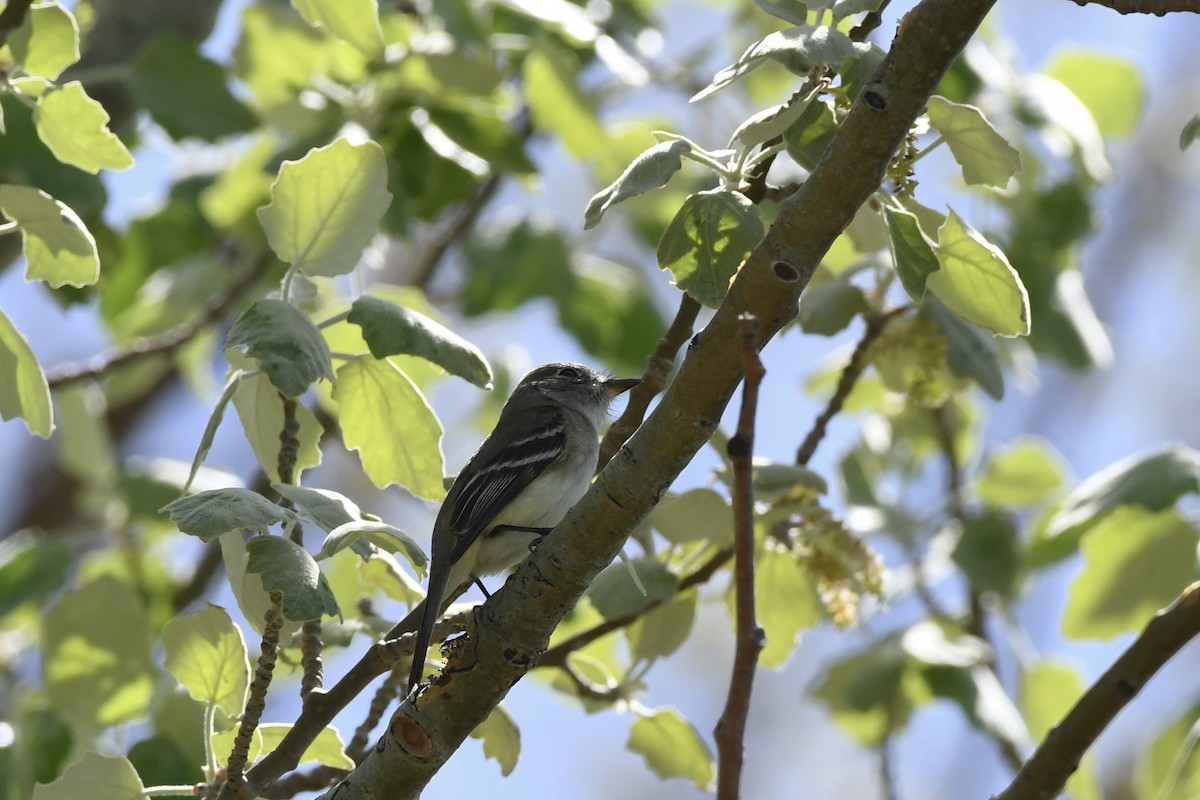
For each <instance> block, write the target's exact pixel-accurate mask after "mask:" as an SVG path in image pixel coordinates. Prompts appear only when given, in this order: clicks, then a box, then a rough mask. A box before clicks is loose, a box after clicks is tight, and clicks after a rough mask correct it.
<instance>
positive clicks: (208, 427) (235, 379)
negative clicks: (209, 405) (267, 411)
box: [183, 369, 282, 492]
mask: <svg viewBox="0 0 1200 800" xmlns="http://www.w3.org/2000/svg"><path fill="white" fill-rule="evenodd" d="M244 374H245V373H243V372H242V371H241V370H240V369H239V370H234V371H233V372H232V373H231V374H230V375H229V380H227V381H226V382H225V388H224V389H223V390H222V391H221V396H220V397H218V398H217V403H216V405H215V406H213V410H212V413H211V414H209V415H208V422H207V423H205V425H204V432H203V433H202V434H200V444H199V445H198V446H197V447H196V455H195V456H194V457H193V458H192V468H191V469H190V470H189V471H188V477H187V483H185V484H184V485H183V491H185V492H186V491H187V490H188V489H190V488H191V486H192V481H194V480H195V479H196V473H197V472H199V471H200V465H201V464H203V463H204V459H205V457H206V456H208V451H209V450H210V449H211V448H212V443H213V439H215V438H216V436H217V428H219V427H221V420H222V419H223V418H224V417H225V409H226V408H227V407H228V406H229V401H230V400H232V399H233V396H234V392H236V391H237V388H238V384H239V383H240V382H241V380H242V377H243V375H244ZM263 380H264V381H265V380H266V379H265V378H264V379H263ZM281 429H282V428H281Z"/></svg>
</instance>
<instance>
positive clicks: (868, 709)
mask: <svg viewBox="0 0 1200 800" xmlns="http://www.w3.org/2000/svg"><path fill="white" fill-rule="evenodd" d="M897 644H898V643H897V641H896V639H895V638H889V639H887V640H884V641H882V642H879V643H876V644H875V645H873V646H872V647H871V648H870V649H868V650H866V651H864V652H862V653H858V654H856V655H853V656H850V657H849V658H845V659H842V660H840V661H837V662H835V663H833V664H830V665H829V666H828V667H827V668H826V669H825V673H824V674H825V677H824V678H823V679H822V680H821V682H820V683H819V684H817V686H816V688H815V689H814V690H813V696H814V697H816V698H817V699H819V700H821V701H822V702H824V703H825V704H826V706H828V708H829V713H830V714H831V715H832V717H833V720H834V722H836V723H837V725H838V727H839V728H841V729H842V730H844V731H845V732H846V733H848V734H850V735H851V736H853V737H854V738H855V739H856V740H857V741H858V742H859V743H860V744H862V745H864V746H866V747H873V746H876V745H878V744H880V743H881V742H882V741H884V740H885V739H886V738H887V737H888V736H889V735H890V734H891V733H893V732H894V731H898V730H901V729H902V728H903V727H904V725H905V723H906V722H907V721H908V718H909V716H910V715H911V714H912V710H913V708H915V707H916V706H919V705H920V704H921V703H922V702H924V701H925V700H927V699H928V691H927V690H924V691H923V693H917V692H916V691H914V690H913V688H912V685H911V682H910V681H906V679H905V678H906V672H907V671H908V666H909V665H908V658H907V657H906V656H905V654H904V653H903V651H902V650H901V649H900V648H899V647H898V646H897ZM922 688H923V687H922Z"/></svg>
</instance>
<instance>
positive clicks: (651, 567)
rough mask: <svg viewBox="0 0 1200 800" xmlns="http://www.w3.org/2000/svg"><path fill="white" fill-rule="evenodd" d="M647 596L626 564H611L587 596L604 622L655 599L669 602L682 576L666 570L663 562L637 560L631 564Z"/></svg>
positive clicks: (633, 560)
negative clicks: (668, 599)
mask: <svg viewBox="0 0 1200 800" xmlns="http://www.w3.org/2000/svg"><path fill="white" fill-rule="evenodd" d="M630 564H631V565H632V566H633V570H634V572H636V573H637V576H638V580H639V581H641V584H642V588H644V589H645V590H646V592H645V594H643V593H642V591H641V589H639V588H638V585H637V583H635V582H634V580H633V576H632V575H630V574H629V566H627V565H626V564H623V563H614V564H610V565H609V566H608V567H606V568H605V569H604V571H603V572H601V573H600V574H599V575H597V576H596V580H594V581H592V585H591V587H589V588H588V591H587V597H588V599H589V600H591V601H592V605H593V606H595V608H596V610H597V611H599V612H600V613H601V614H602V615H603V616H604V618H605V619H613V618H614V617H619V616H621V615H623V614H628V613H630V612H633V611H637V610H638V609H640V608H645V606H646V605H647V604H648V603H649V602H650V601H652V600H666V599H667V598H669V597H672V596H674V594H675V587H676V586H677V585H678V584H679V577H678V576H677V575H675V573H673V572H671V571H670V570H669V569H667V567H666V565H665V564H663V563H662V562H661V561H658V560H656V559H652V558H635V559H632V560H631V561H630Z"/></svg>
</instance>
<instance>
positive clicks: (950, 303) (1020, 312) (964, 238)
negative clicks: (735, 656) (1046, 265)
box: [925, 211, 1029, 336]
mask: <svg viewBox="0 0 1200 800" xmlns="http://www.w3.org/2000/svg"><path fill="white" fill-rule="evenodd" d="M937 258H938V264H939V265H940V267H941V268H940V269H939V270H938V271H937V272H935V273H933V274H932V275H930V276H929V277H928V278H927V279H926V281H925V285H926V287H927V288H928V289H929V291H931V292H933V294H935V295H936V296H937V298H938V299H939V300H941V301H942V302H943V303H944V304H945V305H946V307H947V308H949V309H950V310H951V311H953V312H954V313H955V314H958V315H959V316H960V317H962V318H963V319H965V320H967V321H968V322H973V323H975V324H976V325H978V326H979V327H981V328H984V329H986V330H989V331H991V332H992V333H996V334H999V335H1001V336H1024V335H1026V334H1027V333H1029V295H1028V294H1026V292H1025V285H1024V284H1023V283H1021V279H1020V277H1018V275H1017V272H1016V270H1014V269H1013V268H1012V266H1011V265H1010V264H1009V263H1008V259H1007V258H1005V256H1004V253H1002V252H1001V251H1000V249H999V248H997V247H996V246H995V245H993V244H991V243H990V242H988V241H987V240H986V239H984V238H983V237H982V236H981V235H980V234H979V233H978V232H977V231H975V230H974V229H973V228H971V227H970V226H968V225H966V224H965V223H964V222H963V221H962V220H961V219H960V218H959V216H958V215H957V214H955V213H954V212H953V211H951V212H950V215H949V216H948V217H946V222H945V223H944V224H943V225H942V227H941V229H940V230H939V231H938V246H937Z"/></svg>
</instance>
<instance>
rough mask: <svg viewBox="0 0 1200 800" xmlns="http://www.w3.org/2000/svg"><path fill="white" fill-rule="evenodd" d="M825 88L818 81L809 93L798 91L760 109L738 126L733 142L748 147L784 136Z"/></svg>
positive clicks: (731, 139) (731, 140) (732, 138)
mask: <svg viewBox="0 0 1200 800" xmlns="http://www.w3.org/2000/svg"><path fill="white" fill-rule="evenodd" d="M825 90H826V87H825V86H823V85H822V84H821V83H819V82H818V83H817V84H815V85H814V86H813V88H812V89H811V90H810V91H809V92H808V93H807V94H800V93H799V92H796V93H795V94H793V95H792V96H791V97H790V98H788V99H787V101H785V102H783V103H780V104H779V105H775V106H771V107H769V108H765V109H763V110H762V111H759V112H758V113H757V114H755V115H754V116H752V117H750V119H748V120H746V121H745V122H743V123H742V124H741V125H739V126H738V127H737V130H735V131H734V132H733V136H732V137H730V142H731V144H732V143H733V142H741V143H742V144H743V145H744V146H746V147H754V146H755V145H757V144H762V143H763V142H765V141H767V140H768V139H774V138H775V137H776V136H782V135H783V134H784V132H785V131H786V130H787V129H788V128H790V127H791V126H792V125H793V124H794V123H795V122H796V120H798V119H800V117H802V116H803V115H804V112H805V111H807V110H808V106H809V105H810V104H811V103H812V101H813V100H815V99H816V98H817V97H818V96H819V95H820V94H821V93H822V92H823V91H825Z"/></svg>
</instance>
